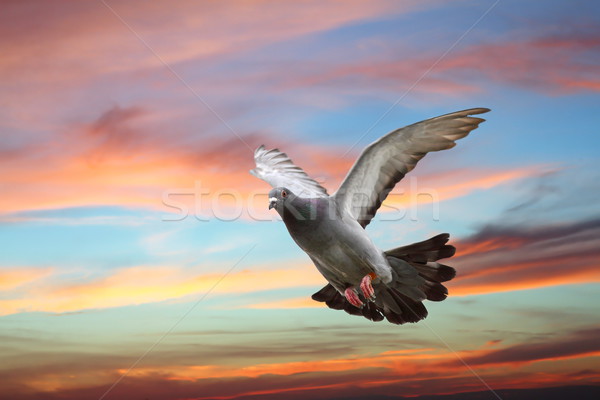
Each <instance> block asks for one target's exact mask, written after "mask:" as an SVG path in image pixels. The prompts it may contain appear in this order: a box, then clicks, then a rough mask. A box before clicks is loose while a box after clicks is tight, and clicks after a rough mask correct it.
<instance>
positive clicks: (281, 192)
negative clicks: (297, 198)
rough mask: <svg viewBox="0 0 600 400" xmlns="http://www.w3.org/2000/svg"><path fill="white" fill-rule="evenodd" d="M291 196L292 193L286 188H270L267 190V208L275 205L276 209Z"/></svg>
mask: <svg viewBox="0 0 600 400" xmlns="http://www.w3.org/2000/svg"><path fill="white" fill-rule="evenodd" d="M293 196H294V194H293V193H292V192H290V190H289V189H287V188H284V187H278V188H275V189H272V190H271V191H270V192H269V210H270V209H271V208H274V207H277V208H278V209H279V207H283V206H284V205H285V203H286V201H289V200H290V198H292V197H293Z"/></svg>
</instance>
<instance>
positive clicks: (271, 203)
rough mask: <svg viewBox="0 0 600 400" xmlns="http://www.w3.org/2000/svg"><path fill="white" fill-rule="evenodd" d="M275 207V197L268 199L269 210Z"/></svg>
mask: <svg viewBox="0 0 600 400" xmlns="http://www.w3.org/2000/svg"><path fill="white" fill-rule="evenodd" d="M276 205H277V197H271V198H269V210H270V209H271V208H273V207H275V206H276Z"/></svg>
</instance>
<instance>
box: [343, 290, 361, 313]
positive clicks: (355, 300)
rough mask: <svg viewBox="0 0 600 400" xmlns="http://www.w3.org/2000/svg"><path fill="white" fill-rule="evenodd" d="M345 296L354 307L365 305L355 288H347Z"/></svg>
mask: <svg viewBox="0 0 600 400" xmlns="http://www.w3.org/2000/svg"><path fill="white" fill-rule="evenodd" d="M344 296H346V300H348V301H349V302H350V304H352V305H353V306H354V307H358V308H361V307H362V306H363V302H362V301H360V298H359V297H358V294H356V292H355V291H354V289H353V288H351V287H349V288H348V289H346V291H345V292H344Z"/></svg>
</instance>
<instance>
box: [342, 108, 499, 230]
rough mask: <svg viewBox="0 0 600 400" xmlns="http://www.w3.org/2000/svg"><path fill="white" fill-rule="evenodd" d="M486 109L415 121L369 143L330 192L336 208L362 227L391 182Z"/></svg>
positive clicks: (474, 125)
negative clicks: (336, 188) (332, 191)
mask: <svg viewBox="0 0 600 400" xmlns="http://www.w3.org/2000/svg"><path fill="white" fill-rule="evenodd" d="M488 111H490V110H489V109H487V108H472V109H469V110H463V111H457V112H454V113H451V114H446V115H442V116H440V117H436V118H431V119H428V120H425V121H421V122H417V123H416V124H412V125H409V126H406V127H404V128H400V129H397V130H395V131H393V132H390V133H388V134H387V135H385V136H383V137H382V138H381V139H379V140H377V141H376V142H374V143H372V144H370V145H369V146H368V147H367V148H366V149H365V150H364V151H363V152H362V154H361V155H360V157H359V158H358V160H356V162H355V163H354V166H353V167H352V169H350V172H349V173H348V175H347V176H346V179H344V182H342V184H341V186H340V188H339V189H338V191H337V192H336V193H335V194H333V197H334V198H335V201H336V203H337V204H338V207H339V208H340V209H342V210H344V211H345V212H346V213H348V214H349V215H351V216H352V217H353V218H355V219H356V220H357V221H358V222H359V223H360V224H361V225H362V227H365V226H367V225H368V224H369V222H371V219H372V218H373V217H374V216H375V212H376V211H377V209H378V208H379V206H381V203H382V202H383V200H385V198H386V197H387V195H388V193H389V192H390V191H391V190H392V189H393V188H394V185H395V184H396V183H397V182H398V181H400V180H401V179H402V178H403V177H404V175H406V174H407V173H408V172H410V171H411V170H412V169H413V168H414V167H415V165H416V164H417V162H418V161H419V160H420V159H421V158H423V157H425V154H427V153H428V152H430V151H439V150H444V149H449V148H452V147H454V146H455V144H456V143H455V142H454V141H455V140H458V139H460V138H463V137H465V136H467V135H468V134H469V132H471V131H472V130H473V129H475V128H477V126H478V125H479V124H480V123H481V122H483V121H484V119H482V118H475V117H470V116H469V115H473V114H483V113H486V112H488Z"/></svg>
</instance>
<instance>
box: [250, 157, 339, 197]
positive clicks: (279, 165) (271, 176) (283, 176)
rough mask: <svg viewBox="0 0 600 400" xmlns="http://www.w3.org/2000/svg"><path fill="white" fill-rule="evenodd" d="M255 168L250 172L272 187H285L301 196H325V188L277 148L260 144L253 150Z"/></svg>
mask: <svg viewBox="0 0 600 400" xmlns="http://www.w3.org/2000/svg"><path fill="white" fill-rule="evenodd" d="M254 161H255V162H256V168H254V169H253V170H250V173H251V174H252V175H254V176H256V177H257V178H260V179H262V180H263V181H265V182H267V183H268V184H269V185H271V186H272V187H274V188H275V187H286V188H288V189H289V190H291V191H292V192H293V193H294V194H295V195H297V196H301V197H327V196H328V194H327V190H326V189H325V188H324V187H323V186H321V185H319V184H318V183H317V181H315V180H314V179H312V178H311V177H310V176H308V175H307V174H306V172H304V171H303V170H302V168H300V167H298V166H297V165H295V164H294V163H293V162H292V160H291V159H290V158H289V157H288V156H287V154H285V153H282V152H281V151H279V149H272V150H266V149H265V146H260V147H259V148H258V149H256V150H255V151H254Z"/></svg>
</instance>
